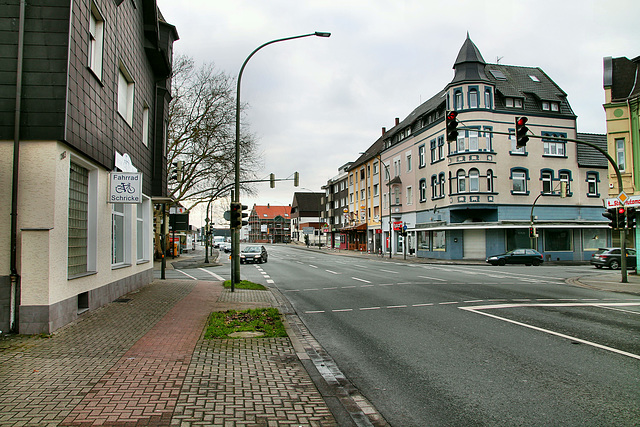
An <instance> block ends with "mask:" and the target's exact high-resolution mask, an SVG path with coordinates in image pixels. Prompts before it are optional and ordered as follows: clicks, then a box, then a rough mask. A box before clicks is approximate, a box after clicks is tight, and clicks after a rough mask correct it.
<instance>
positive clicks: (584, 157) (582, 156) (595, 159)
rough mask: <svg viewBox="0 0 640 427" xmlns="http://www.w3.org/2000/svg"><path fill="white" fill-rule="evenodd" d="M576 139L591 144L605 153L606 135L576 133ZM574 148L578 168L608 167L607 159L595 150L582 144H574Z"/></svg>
mask: <svg viewBox="0 0 640 427" xmlns="http://www.w3.org/2000/svg"><path fill="white" fill-rule="evenodd" d="M577 139H579V140H582V141H587V142H591V143H592V144H595V145H597V146H598V147H600V148H602V149H603V150H604V151H607V135H604V134H599V133H578V137H577ZM576 148H577V153H578V154H577V157H578V166H580V167H595V168H608V167H609V162H608V161H607V158H606V157H605V156H603V155H602V153H600V152H599V151H598V150H596V149H595V148H592V147H589V146H588V145H584V144H576Z"/></svg>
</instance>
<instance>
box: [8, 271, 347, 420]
mask: <svg viewBox="0 0 640 427" xmlns="http://www.w3.org/2000/svg"><path fill="white" fill-rule="evenodd" d="M270 294H271V293H270V292H268V291H260V292H258V291H246V292H242V291H240V290H237V291H236V292H235V293H234V294H233V295H230V293H229V292H223V291H222V286H221V284H220V283H219V282H194V281H170V282H168V281H156V282H154V283H153V284H151V285H149V286H146V287H144V288H142V289H140V290H139V291H136V292H132V293H131V294H128V295H127V296H126V298H124V299H121V300H122V301H124V302H114V303H112V304H109V305H107V306H105V307H103V308H101V309H98V310H95V311H93V312H90V313H87V314H86V315H85V316H83V317H82V318H81V320H80V321H78V322H75V323H73V324H70V325H68V326H66V327H64V328H62V329H61V330H59V331H58V332H56V333H55V334H53V335H52V336H51V337H50V338H39V337H15V339H14V341H13V342H9V343H6V342H4V343H3V345H2V346H1V347H0V349H1V350H2V351H1V352H0V384H2V386H3V387H2V389H1V390H0V425H2V426H58V425H72V426H93V425H104V426H134V425H135V426H143V425H144V426H191V425H208V426H213V425H220V426H279V425H295V426H298V425H308V426H335V425H337V424H336V422H335V420H334V418H333V416H332V415H331V412H330V411H329V409H328V407H327V405H326V404H325V402H324V400H323V398H322V396H321V395H320V393H319V392H318V390H317V389H316V387H315V386H314V384H313V382H311V380H310V377H309V375H308V373H307V371H306V370H305V369H304V367H303V366H302V364H301V363H300V361H299V359H298V358H297V357H296V353H295V351H294V349H293V347H292V343H291V341H290V340H289V339H288V338H273V339H260V338H258V339H256V338H253V339H236V340H203V339H202V331H203V328H204V325H205V323H206V319H207V317H208V315H209V313H210V312H211V311H217V310H226V309H230V308H234V309H244V308H250V307H257V306H269V305H271V304H270V297H268V296H266V295H270ZM221 296H222V297H221Z"/></svg>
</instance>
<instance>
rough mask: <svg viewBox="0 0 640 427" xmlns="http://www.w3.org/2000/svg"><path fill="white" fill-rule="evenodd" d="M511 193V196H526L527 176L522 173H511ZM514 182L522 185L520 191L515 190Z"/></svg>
mask: <svg viewBox="0 0 640 427" xmlns="http://www.w3.org/2000/svg"><path fill="white" fill-rule="evenodd" d="M511 181H512V186H511V191H512V193H513V194H526V193H527V174H526V172H524V171H513V172H512V173H511ZM516 182H520V183H521V184H522V189H521V190H516Z"/></svg>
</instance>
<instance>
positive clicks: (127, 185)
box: [109, 172, 142, 203]
mask: <svg viewBox="0 0 640 427" xmlns="http://www.w3.org/2000/svg"><path fill="white" fill-rule="evenodd" d="M109 181H110V186H109V188H110V191H109V203H142V174H141V173H138V172H111V173H110V174H109Z"/></svg>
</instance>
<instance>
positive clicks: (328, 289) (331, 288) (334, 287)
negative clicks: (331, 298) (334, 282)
mask: <svg viewBox="0 0 640 427" xmlns="http://www.w3.org/2000/svg"><path fill="white" fill-rule="evenodd" d="M322 289H324V290H325V291H330V290H333V289H338V287H337V286H332V287H330V288H322Z"/></svg>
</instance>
